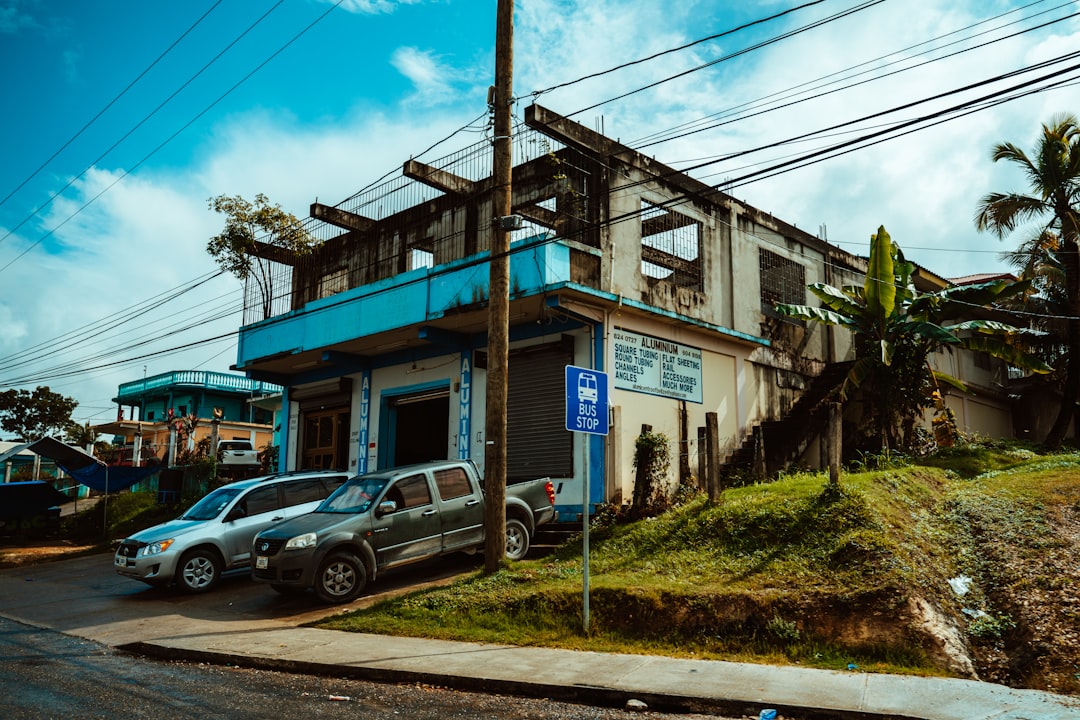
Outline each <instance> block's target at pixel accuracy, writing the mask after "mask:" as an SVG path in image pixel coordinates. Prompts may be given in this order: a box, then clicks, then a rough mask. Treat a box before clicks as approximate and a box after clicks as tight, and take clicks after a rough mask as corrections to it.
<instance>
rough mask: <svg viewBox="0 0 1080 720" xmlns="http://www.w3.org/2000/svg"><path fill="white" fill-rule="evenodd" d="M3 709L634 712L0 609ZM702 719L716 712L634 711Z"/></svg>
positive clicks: (76, 713)
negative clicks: (258, 655)
mask: <svg viewBox="0 0 1080 720" xmlns="http://www.w3.org/2000/svg"><path fill="white" fill-rule="evenodd" d="M0 658H2V661H3V667H4V671H3V672H0V717H3V718H4V720H44V719H45V718H49V719H52V718H64V719H65V720H68V719H70V720H76V719H79V718H141V719H145V720H186V719H188V718H190V719H191V720H209V719H211V718H228V720H247V719H248V718H250V719H251V720H262V719H263V718H267V717H288V718H331V719H338V718H340V719H341V720H345V719H346V718H348V719H349V720H355V719H356V718H394V719H395V720H444V719H445V718H452V717H461V718H490V719H491V720H516V719H517V718H534V719H536V720H593V719H595V720H625V719H626V718H629V717H630V715H631V714H630V713H628V712H626V711H624V710H620V709H612V708H591V707H587V706H582V705H571V704H567V703H558V702H551V701H548V700H538V699H527V698H514V697H506V696H499V695H483V694H477V693H468V692H459V691H455V690H448V689H445V688H437V687H431V686H427V685H394V684H382V683H372V682H365V681H360V680H344V679H340V678H330V677H315V676H311V675H298V674H290V673H282V672H269V671H259V670H247V669H243V668H236V667H219V666H214V665H205V664H193V663H182V662H156V661H152V660H146V659H143V658H137V657H132V656H128V655H124V654H121V653H118V652H116V651H114V650H112V649H110V648H108V647H105V646H104V645H100V644H98V643H95V642H92V641H89V640H83V639H81V638H75V637H72V636H69V635H63V634H60V633H55V632H52V631H48V630H41V629H38V628H33V627H30V626H27V625H22V624H20V623H16V622H13V621H11V620H5V619H3V618H0ZM633 717H635V718H641V717H646V718H659V717H666V718H672V719H673V720H698V719H700V720H704V718H706V717H710V718H716V717H717V716H714V715H710V716H704V715H677V716H673V715H665V716H661V715H659V714H657V713H644V714H643V713H634V714H633Z"/></svg>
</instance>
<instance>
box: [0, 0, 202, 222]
mask: <svg viewBox="0 0 1080 720" xmlns="http://www.w3.org/2000/svg"><path fill="white" fill-rule="evenodd" d="M221 2H222V0H217V1H216V2H215V3H214V4H213V5H211V6H210V8H209V9H208V10H207V11H206V12H204V13H203V14H202V15H201V16H199V19H198V20H196V21H195V22H194V23H192V24H191V26H190V27H188V29H187V30H185V31H184V32H183V33H181V35H180V37H178V38H176V40H174V41H173V43H172V44H171V45H169V47H167V48H165V50H164V51H163V52H162V53H161V54H160V55H158V56H157V58H156V59H155V60H154V61H153V62H152V63H150V64H149V65H147V66H146V68H145V69H144V70H143V71H142V72H141V73H139V74H138V76H136V78H135V79H134V80H132V81H131V82H130V83H128V85H127V87H125V88H124V89H123V90H121V91H120V93H119V94H118V95H117V96H116V97H114V98H113V99H112V100H110V101H109V102H108V104H107V105H105V107H103V108H102V109H101V110H99V111H98V113H97V115H95V116H94V117H92V118H90V119H89V120H88V121H87V122H86V124H85V125H83V126H82V127H81V128H80V129H79V130H78V132H76V133H75V134H74V135H72V136H71V137H70V138H68V140H67V142H65V143H64V144H63V145H61V146H60V149H59V150H57V151H56V152H54V153H53V154H52V155H50V156H49V158H48V159H47V160H45V161H44V162H43V163H41V165H39V166H38V168H37V169H36V170H34V171H33V172H32V173H30V175H28V176H27V177H26V179H24V180H23V181H22V182H21V183H19V184H18V185H17V186H16V187H15V188H14V189H13V190H12V191H11V192H9V193H8V194H7V195H5V196H4V198H3V199H2V200H0V206H2V205H3V204H4V203H6V202H7V201H8V200H10V199H11V197H12V196H13V195H14V194H15V193H17V192H19V191H20V190H22V189H23V188H24V187H25V186H26V184H27V183H28V182H30V181H31V180H33V179H34V178H35V177H37V176H38V173H40V172H41V171H42V170H44V169H45V168H46V167H47V166H48V165H49V163H51V162H52V161H53V160H55V159H56V157H57V156H58V155H59V154H60V153H62V152H63V151H64V150H66V149H67V148H68V146H70V145H71V143H73V142H75V141H76V140H77V139H79V137H80V136H81V135H82V134H83V133H84V132H86V131H87V129H89V128H90V126H91V125H93V124H94V123H95V122H97V121H98V120H99V119H100V118H101V116H102V115H104V114H105V113H106V112H107V111H108V110H109V108H111V107H112V106H113V105H115V104H116V102H117V101H118V100H120V98H122V97H124V95H126V94H127V92H128V90H130V89H131V88H132V87H134V86H135V84H136V83H137V82H139V81H140V80H142V79H143V77H145V76H146V74H147V73H148V72H150V71H151V70H152V69H154V67H155V66H156V65H157V64H158V63H159V62H161V60H162V59H163V58H164V57H165V56H166V55H168V54H169V53H170V52H172V51H173V49H174V48H176V46H177V45H179V44H180V42H181V41H182V40H183V39H184V38H186V37H187V36H188V35H189V34H190V33H191V31H192V30H194V29H195V28H196V27H198V26H199V24H200V23H202V21H203V20H205V19H206V17H207V16H208V15H209V14H210V13H212V12H213V11H214V10H215V9H216V8H217V6H218V5H220V4H221ZM155 112H156V111H155ZM125 137H126V136H125ZM85 172H86V170H83V173H85ZM80 177H82V174H80ZM61 192H63V191H61ZM49 202H52V200H51V199H50V201H49ZM23 222H25V220H24V221H23ZM9 234H10V233H9ZM6 238H7V235H5V236H4V237H3V238H0V243H2V242H3V241H4V240H5V239H6Z"/></svg>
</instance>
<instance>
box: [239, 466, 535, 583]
mask: <svg viewBox="0 0 1080 720" xmlns="http://www.w3.org/2000/svg"><path fill="white" fill-rule="evenodd" d="M554 517H555V489H554V487H553V486H552V484H551V481H550V480H548V479H547V478H541V479H539V480H529V481H526V482H523V483H514V484H512V485H509V486H507V488H506V555H507V557H509V558H510V559H513V560H520V559H521V558H523V557H525V553H526V552H527V551H528V549H529V542H530V537H531V536H532V533H533V531H534V530H535V529H536V527H537V526H538V525H541V524H543V523H546V522H549V521H550V520H552V519H553V518H554ZM483 545H484V493H483V482H482V480H481V479H480V474H479V472H478V471H477V469H476V466H475V465H473V464H472V463H471V462H470V461H467V460H441V461H434V462H427V463H420V464H417V465H408V466H405V467H399V468H394V469H392V470H386V471H380V472H374V473H369V474H366V475H359V476H357V477H354V478H352V479H351V480H349V481H348V482H346V483H345V484H344V485H342V486H341V487H340V488H338V489H337V491H335V492H334V494H333V495H331V496H330V497H328V498H327V499H326V500H325V501H323V503H322V504H321V505H319V507H318V508H316V509H315V511H314V512H312V513H310V514H307V515H304V516H302V517H296V518H293V519H291V520H287V521H285V522H283V523H280V524H278V525H275V526H273V527H271V528H269V529H267V530H264V531H262V532H260V533H259V534H258V535H257V536H256V537H255V540H254V542H253V543H252V558H253V561H252V563H251V572H252V577H253V578H254V579H255V580H257V581H261V582H267V583H270V585H271V586H272V587H273V588H274V589H275V590H277V591H278V592H282V593H288V592H293V591H298V590H304V589H306V588H313V589H314V591H315V595H316V596H318V597H319V599H321V600H322V601H324V602H328V603H345V602H350V601H352V600H353V599H354V598H356V597H357V596H358V595H359V594H360V593H361V592H362V591H363V589H364V586H365V585H367V583H368V581H369V580H374V579H375V577H376V576H377V575H378V573H379V572H380V571H382V570H385V569H387V568H391V567H394V566H397V565H404V564H405V563H410V562H415V561H418V560H425V559H428V558H432V557H436V556H438V555H445V554H447V553H451V552H475V551H476V550H478V549H480V548H482V547H483Z"/></svg>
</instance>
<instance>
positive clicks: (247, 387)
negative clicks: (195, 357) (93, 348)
mask: <svg viewBox="0 0 1080 720" xmlns="http://www.w3.org/2000/svg"><path fill="white" fill-rule="evenodd" d="M171 387H197V388H204V389H206V390H217V391H223V392H242V393H247V394H250V395H271V394H274V393H279V392H281V386H280V385H275V384H273V383H268V382H261V381H258V380H252V379H250V378H246V377H244V376H243V375H230V374H228V373H219V372H213V371H208V370H175V371H173V372H168V373H162V374H160V375H154V376H152V377H148V378H145V379H143V380H135V381H132V382H129V383H123V384H122V385H120V392H119V397H120V398H125V397H139V396H141V395H145V394H147V393H153V392H160V391H163V390H165V389H167V388H171Z"/></svg>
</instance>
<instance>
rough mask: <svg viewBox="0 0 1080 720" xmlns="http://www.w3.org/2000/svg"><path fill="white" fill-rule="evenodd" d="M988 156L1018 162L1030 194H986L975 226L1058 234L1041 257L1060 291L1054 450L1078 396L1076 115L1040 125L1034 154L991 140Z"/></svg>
mask: <svg viewBox="0 0 1080 720" xmlns="http://www.w3.org/2000/svg"><path fill="white" fill-rule="evenodd" d="M991 157H992V158H993V160H994V162H997V161H998V160H1007V161H1009V162H1013V163H1016V164H1017V165H1019V166H1020V168H1021V169H1022V170H1023V172H1024V175H1025V176H1026V177H1027V180H1028V183H1029V184H1030V186H1031V190H1032V193H1031V194H1030V195H1025V194H1023V193H1016V192H1011V193H989V194H988V195H986V196H985V197H984V198H983V199H982V200H981V201H979V205H978V209H977V211H976V214H975V226H976V227H977V228H978V229H979V230H982V231H990V232H994V233H996V234H997V236H998V238H999V239H1000V238H1004V237H1005V236H1006V235H1008V234H1010V233H1012V232H1013V231H1014V230H1016V229H1017V228H1018V227H1020V226H1021V225H1023V224H1025V223H1028V222H1031V223H1035V224H1037V225H1038V226H1039V230H1038V231H1036V232H1035V233H1031V235H1030V236H1032V237H1040V238H1041V237H1044V233H1051V234H1053V235H1054V236H1056V238H1057V242H1055V243H1053V244H1046V245H1045V246H1044V247H1043V252H1044V253H1045V255H1044V257H1045V258H1046V259H1047V260H1050V261H1051V262H1052V263H1053V264H1054V265H1057V266H1058V267H1059V268H1060V271H1061V273H1062V275H1063V276H1064V290H1065V292H1064V298H1063V299H1064V310H1065V313H1064V314H1065V316H1066V330H1065V338H1066V349H1067V353H1066V356H1065V358H1064V360H1065V384H1064V388H1063V390H1062V397H1061V406H1060V408H1059V409H1058V415H1057V419H1056V420H1055V421H1054V425H1053V426H1052V427H1051V428H1050V432H1049V433H1048V434H1047V436H1046V439H1045V440H1044V441H1043V444H1044V445H1045V446H1046V447H1047V448H1050V449H1056V448H1057V447H1059V446H1060V445H1061V441H1062V439H1063V438H1064V437H1065V433H1066V431H1067V430H1068V428H1069V423H1070V421H1071V420H1072V419H1073V416H1074V415H1075V412H1076V402H1077V399H1078V397H1080V255H1078V250H1080V245H1078V241H1080V125H1078V123H1077V120H1076V117H1075V116H1073V115H1062V116H1060V117H1057V118H1054V119H1052V120H1051V122H1050V124H1044V125H1043V126H1042V135H1041V136H1040V138H1039V141H1038V143H1037V144H1036V146H1035V155H1034V157H1028V155H1027V154H1026V153H1025V152H1024V151H1023V150H1021V149H1020V148H1018V147H1016V146H1015V145H1013V144H1012V143H1001V144H999V145H996V146H995V147H994V151H993V154H992V155H991Z"/></svg>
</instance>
